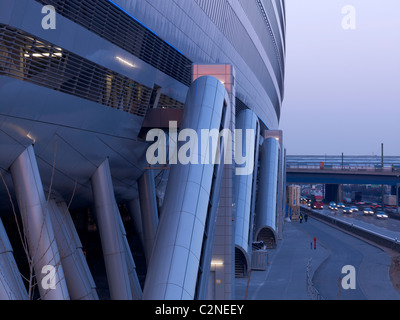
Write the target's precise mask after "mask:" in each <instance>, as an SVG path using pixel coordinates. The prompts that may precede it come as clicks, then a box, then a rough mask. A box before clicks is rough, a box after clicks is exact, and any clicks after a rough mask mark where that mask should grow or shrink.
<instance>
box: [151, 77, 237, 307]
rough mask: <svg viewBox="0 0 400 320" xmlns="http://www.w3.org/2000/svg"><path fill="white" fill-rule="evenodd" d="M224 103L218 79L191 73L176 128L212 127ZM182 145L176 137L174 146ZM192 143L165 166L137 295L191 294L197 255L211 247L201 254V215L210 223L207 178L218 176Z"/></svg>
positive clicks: (170, 296) (203, 222)
mask: <svg viewBox="0 0 400 320" xmlns="http://www.w3.org/2000/svg"><path fill="white" fill-rule="evenodd" d="M227 104H228V105H229V98H228V96H227V93H226V90H225V88H224V86H223V85H222V83H221V82H220V81H218V80H217V79H215V78H214V77H201V78H199V79H197V80H196V81H195V82H194V83H193V84H192V85H191V87H190V89H189V92H188V95H187V99H186V104H185V111H184V115H183V119H182V123H181V128H180V129H181V132H182V130H184V129H192V130H194V131H196V134H197V136H198V137H200V136H201V134H200V129H208V130H210V129H216V131H217V132H218V130H219V128H220V127H221V122H222V119H224V113H225V111H226V110H224V106H226V105H227ZM225 109H227V108H225ZM226 116H227V117H228V116H229V115H226ZM186 132H187V131H186ZM184 140H186V139H182V138H181V139H180V140H179V138H178V141H181V142H183V141H184ZM192 142H193V140H192ZM182 145H183V143H178V150H179V149H180V147H181V146H182ZM192 146H193V149H192V150H191V151H192V152H191V156H192V157H191V161H190V162H188V163H185V164H184V163H182V162H183V161H179V162H178V163H177V164H175V165H172V166H171V170H170V175H169V179H168V184H167V188H166V193H165V198H164V203H163V209H162V213H161V218H160V222H159V225H158V229H157V236H156V242H155V245H154V247H153V253H152V256H151V259H150V263H149V266H148V270H147V275H146V283H145V287H144V292H143V299H156V300H157V299H167V300H175V299H193V298H194V297H195V289H196V283H197V279H198V275H199V265H200V259H203V258H204V259H206V260H207V261H210V260H209V259H210V258H211V252H210V253H209V256H208V257H204V256H203V257H202V254H203V252H202V247H203V248H204V237H205V234H204V231H205V229H206V224H207V220H208V219H210V220H209V221H208V223H215V216H214V219H212V218H211V217H210V203H209V200H210V195H211V192H212V188H220V186H219V185H214V186H213V179H216V180H219V179H220V177H219V178H218V177H215V176H214V174H215V173H216V172H215V171H214V170H215V167H216V165H214V164H212V163H208V164H205V163H204V162H203V163H201V161H200V157H199V154H200V152H199V148H198V146H197V145H192ZM210 149H211V148H210ZM210 149H208V150H210ZM180 155H181V156H185V155H184V154H182V153H181V154H180ZM207 158H208V157H207ZM213 159H215V157H214V158H213ZM180 160H182V158H180ZM184 160H185V159H184ZM193 162H194V163H193Z"/></svg>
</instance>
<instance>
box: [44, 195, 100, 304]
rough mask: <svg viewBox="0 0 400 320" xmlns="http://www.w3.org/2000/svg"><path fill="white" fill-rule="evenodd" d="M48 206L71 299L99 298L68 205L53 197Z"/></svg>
mask: <svg viewBox="0 0 400 320" xmlns="http://www.w3.org/2000/svg"><path fill="white" fill-rule="evenodd" d="M48 206H49V210H50V213H51V214H50V216H51V220H52V224H53V229H54V232H55V237H56V241H57V245H58V248H59V249H60V258H61V264H62V266H63V269H64V274H65V279H66V282H67V286H68V291H69V294H70V297H71V299H73V300H98V299H99V297H98V295H97V291H96V285H95V283H94V280H93V277H92V274H91V273H90V270H89V267H88V265H87V262H86V259H85V257H84V255H83V252H82V244H81V242H80V240H79V236H78V233H77V232H76V230H75V226H74V223H73V221H72V219H71V216H70V214H69V211H68V207H67V205H66V204H65V203H63V204H61V203H60V204H57V203H56V201H55V200H54V199H51V200H50V201H49V205H48Z"/></svg>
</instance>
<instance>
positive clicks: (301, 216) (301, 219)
mask: <svg viewBox="0 0 400 320" xmlns="http://www.w3.org/2000/svg"><path fill="white" fill-rule="evenodd" d="M299 219H300V223H302V222H303V215H302V214H301V213H300V217H299Z"/></svg>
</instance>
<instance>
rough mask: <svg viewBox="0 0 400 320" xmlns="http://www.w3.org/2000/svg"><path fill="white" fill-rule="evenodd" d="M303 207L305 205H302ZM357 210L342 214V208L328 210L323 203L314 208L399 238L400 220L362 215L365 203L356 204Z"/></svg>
mask: <svg viewBox="0 0 400 320" xmlns="http://www.w3.org/2000/svg"><path fill="white" fill-rule="evenodd" d="M304 207H306V206H305V205H304ZM358 207H359V211H358V212H353V213H350V214H347V213H346V214H344V213H343V209H342V208H339V209H338V210H337V211H335V210H330V209H329V207H328V205H327V204H325V205H324V209H322V210H314V211H316V212H318V213H321V214H324V215H329V216H332V217H334V218H335V219H339V220H342V221H346V222H348V223H353V224H355V225H357V226H360V227H362V228H365V229H369V230H371V231H373V232H375V233H378V234H382V235H384V236H387V237H390V238H393V239H399V240H400V220H398V219H393V218H390V217H389V218H386V219H378V218H376V215H375V214H374V215H364V214H363V208H364V207H368V208H369V206H367V205H361V206H358Z"/></svg>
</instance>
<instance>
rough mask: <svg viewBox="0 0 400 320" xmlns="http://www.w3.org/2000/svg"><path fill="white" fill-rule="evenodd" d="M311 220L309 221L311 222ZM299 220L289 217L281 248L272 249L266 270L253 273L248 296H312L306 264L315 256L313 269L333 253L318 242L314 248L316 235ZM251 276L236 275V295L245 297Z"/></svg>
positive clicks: (306, 298)
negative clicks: (307, 279)
mask: <svg viewBox="0 0 400 320" xmlns="http://www.w3.org/2000/svg"><path fill="white" fill-rule="evenodd" d="M310 220H311V219H309V220H308V222H304V221H303V224H305V223H310ZM301 227H302V224H300V223H299V222H295V221H293V222H287V221H285V224H284V230H283V237H282V238H283V239H282V240H278V244H277V248H276V249H273V250H269V253H268V261H269V265H268V266H267V269H266V270H265V271H252V272H251V274H250V281H249V287H248V292H247V300H309V299H310V296H309V294H308V292H307V281H306V268H307V263H308V262H309V260H310V259H312V272H311V277H312V275H313V272H314V270H316V269H317V268H318V266H319V265H320V264H321V263H322V262H323V261H324V260H325V259H326V258H327V257H328V256H329V252H328V251H327V250H326V249H325V248H324V247H322V246H321V245H320V244H318V243H317V249H316V250H314V248H313V237H312V236H311V235H310V234H308V233H307V232H306V231H304V230H302V228H301ZM247 283H248V278H236V279H235V298H236V299H238V300H244V299H245V295H246V287H247Z"/></svg>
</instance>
